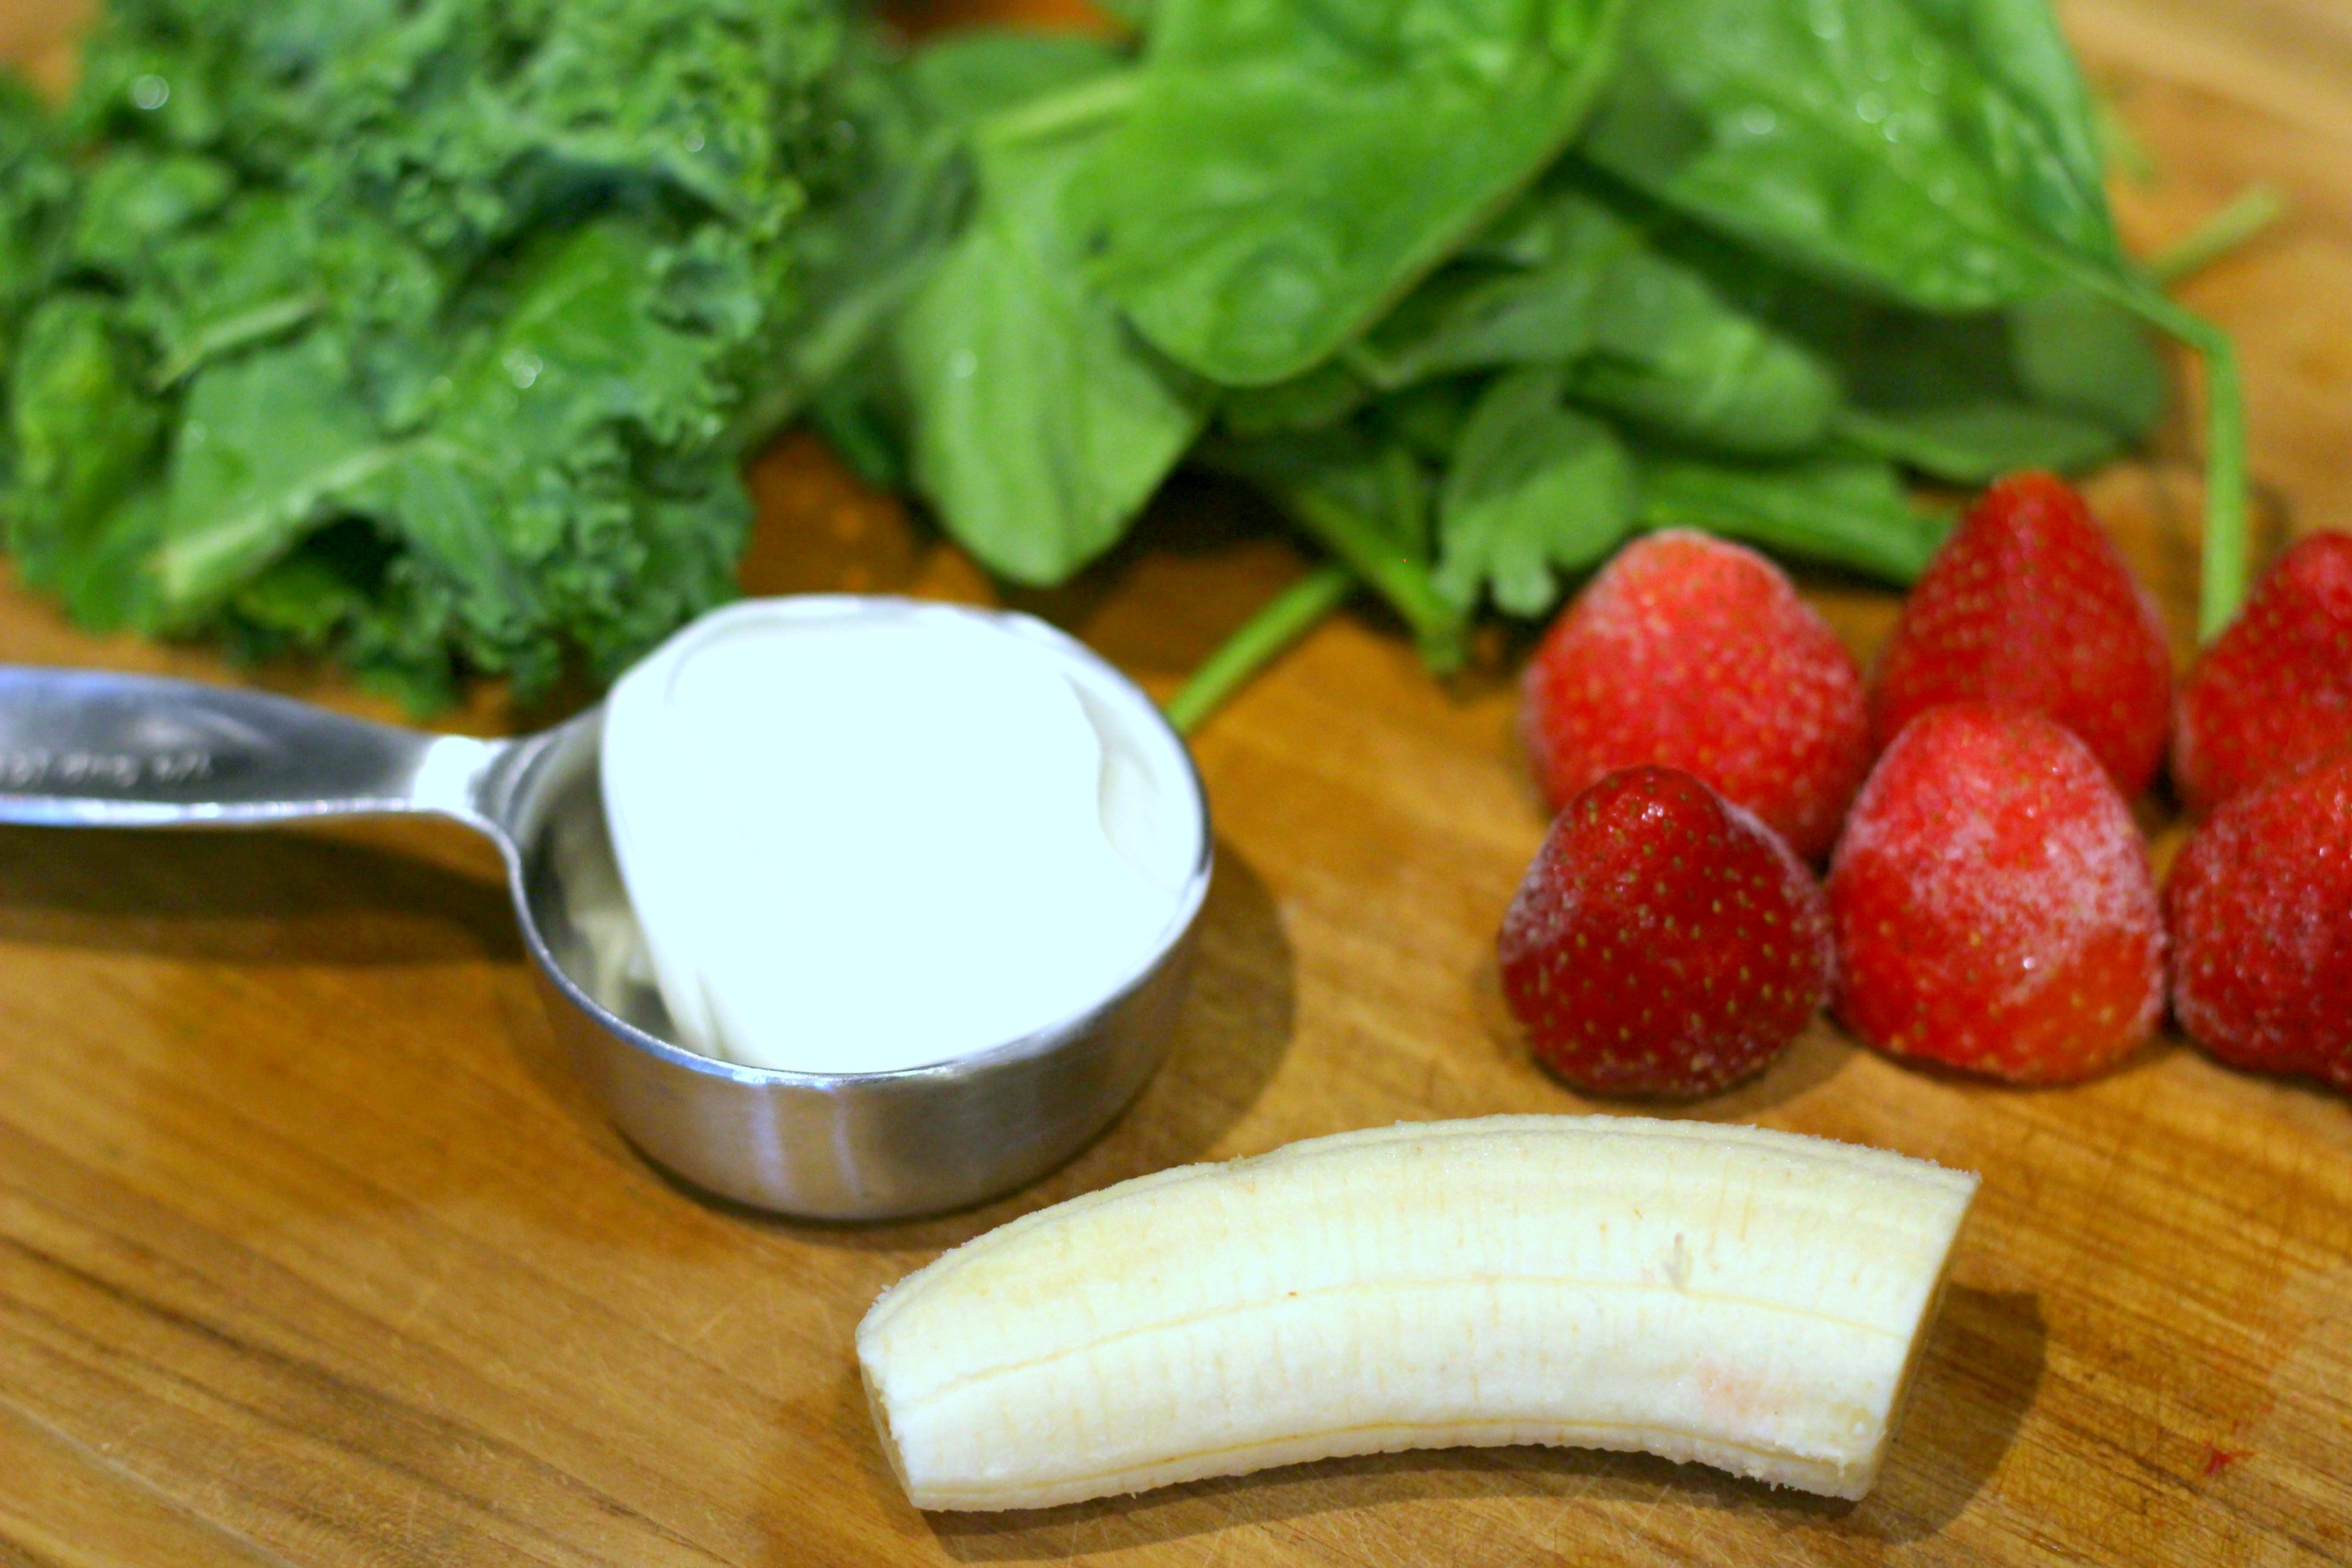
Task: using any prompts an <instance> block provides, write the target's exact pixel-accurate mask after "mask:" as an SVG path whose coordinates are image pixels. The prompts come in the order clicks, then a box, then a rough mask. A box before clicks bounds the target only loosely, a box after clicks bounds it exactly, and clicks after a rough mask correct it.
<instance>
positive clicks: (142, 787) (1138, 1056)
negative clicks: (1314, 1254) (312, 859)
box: [0, 595, 1213, 1220]
mask: <svg viewBox="0 0 2352 1568" xmlns="http://www.w3.org/2000/svg"><path fill="white" fill-rule="evenodd" d="M811 600H812V603H817V602H818V596H814V595H813V596H811ZM823 605H824V606H829V607H830V610H831V613H839V614H876V615H906V614H919V615H958V616H980V617H983V618H985V619H986V620H988V621H989V622H991V623H992V625H994V626H998V627H999V628H1000V629H1002V630H1004V631H1008V632H1010V633H1012V634H1013V635H1015V636H1018V637H1024V638H1026V639H1028V640H1030V641H1032V642H1034V643H1035V644H1037V645H1039V646H1041V647H1044V648H1045V649H1046V650H1047V651H1048V652H1050V653H1052V654H1053V655H1055V657H1056V658H1058V659H1059V660H1060V661H1061V662H1062V664H1063V666H1064V668H1065V670H1066V673H1067V674H1068V675H1069V676H1070V678H1071V679H1073V680H1074V681H1075V682H1076V683H1077V684H1078V687H1079V689H1080V690H1081V691H1082V692H1083V693H1085V694H1086V695H1087V698H1088V699H1090V700H1093V701H1095V702H1099V703H1102V704H1105V705H1106V706H1107V707H1108V708H1109V709H1110V710H1112V711H1113V712H1115V713H1116V714H1117V716H1118V718H1119V719H1120V720H1121V721H1122V722H1123V723H1125V724H1127V725H1129V726H1131V728H1130V729H1129V733H1131V734H1137V735H1139V736H1140V737H1142V738H1143V739H1144V740H1145V741H1146V742H1148V743H1150V744H1152V745H1155V746H1165V747H1168V748H1171V749H1172V752H1173V757H1174V759H1175V762H1174V764H1173V766H1172V767H1171V769H1170V776H1171V777H1174V778H1178V779H1181V782H1182V784H1183V786H1184V790H1185V793H1186V795H1187V799H1186V800H1184V801H1182V802H1181V803H1179V807H1180V808H1182V809H1189V810H1190V811H1191V812H1192V815H1193V817H1194V819H1195V824H1196V826H1197V830H1198V844H1199V852H1198V854H1197V856H1196V857H1195V858H1194V861H1193V865H1192V871H1191V874H1190V876H1189V877H1188V879H1186V881H1185V884H1184V887H1183V889H1182V891H1181V896H1180V898H1179V901H1178V906H1177V910H1176V913H1175V915H1174V917H1173V918H1172V919H1171V921H1170V924H1169V926H1168V928H1167V929H1166V930H1165V931H1163V932H1162V933H1161V936H1160V940H1159V942H1158V943H1157V945H1156V946H1155V947H1154V949H1153V951H1152V952H1150V955H1149V956H1148V958H1147V959H1146V960H1145V961H1144V962H1143V963H1140V964H1139V966H1138V967H1137V968H1136V969H1135V970H1134V971H1133V972H1132V973H1130V974H1129V975H1128V977H1127V978H1126V979H1124V980H1123V981H1122V982H1120V983H1119V984H1118V985H1117V986H1115V987H1114V988H1113V989H1112V990H1111V991H1110V993H1109V994H1107V995H1105V996H1103V997H1102V998H1101V999H1100V1000H1098V1001H1097V1002H1096V1003H1095V1004H1093V1005H1091V1006H1089V1007H1087V1008H1086V1009H1085V1010H1083V1011H1081V1012H1079V1013H1076V1014H1074V1015H1072V1016H1069V1017H1066V1018H1063V1019H1061V1020H1059V1021H1057V1022H1055V1023H1054V1024H1051V1025H1048V1026H1045V1027H1044V1028H1041V1029H1037V1030H1034V1031H1033V1032H1031V1033H1029V1034H1027V1035H1024V1036H1022V1037H1020V1038H1018V1039H1013V1040H1007V1041H1005V1042H1004V1043H1003V1044H1002V1045H999V1046H997V1047H993V1048H992V1049H989V1050H987V1051H984V1052H982V1053H980V1054H977V1055H972V1056H966V1057H961V1058H957V1059H955V1060H952V1061H948V1062H942V1063H940V1064H938V1065H936V1066H931V1067H920V1068H905V1069H902V1070H898V1071H894V1072H877V1073H803V1072H786V1071H781V1070H777V1069H774V1068H748V1067H739V1066H737V1065H735V1064H733V1063H731V1062H725V1061H719V1060H716V1059H714V1058H709V1057H706V1056H703V1055H700V1054H698V1053H697V1052H694V1051H690V1050H687V1049H685V1048H683V1047H679V1046H677V1045H674V1044H672V1043H671V1042H670V1040H669V1039H668V1035H669V1034H670V1032H671V1030H670V1026H669V1018H668V1014H667V1010H666V1009H665V1008H664V1007H663V1005H662V1001H661V997H660V994H659V993H658V992H657V991H656V990H655V988H654V987H653V986H652V985H651V984H649V983H647V981H646V979H645V978H644V977H643V974H642V970H641V968H640V967H639V966H634V965H632V964H630V963H626V962H623V961H622V960H621V958H620V956H619V954H618V952H617V951H616V950H617V948H618V947H619V946H620V945H621V944H622V943H625V942H626V940H628V938H629V936H630V935H632V934H633V926H632V927H631V929H630V930H625V931H620V932H617V933H616V932H615V931H614V930H613V929H612V928H613V926H614V922H615V921H618V922H621V923H623V924H624V925H629V924H630V917H629V916H628V914H627V906H626V902H625V899H623V898H622V897H621V896H620V887H621V882H620V875H619V871H618V869H617V868H616V866H615V864H614V856H613V849H612V844H611V840H610V838H609V837H608V836H607V834H606V831H605V826H604V801H603V796H602V794H601V791H600V789H599V786H598V779H597V748H598V742H599V739H600V737H601V733H602V724H603V713H602V710H595V709H592V710H589V711H587V712H585V713H583V714H581V715H579V716H578V717H577V718H574V719H572V720H571V721H568V722H566V723H563V724H560V725H558V726H556V727H555V728H553V729H551V730H546V731H541V732H540V733H538V734H534V735H526V736H522V737H520V738H519V739H515V740H509V741H482V740H476V739H473V738H471V737H468V736H462V735H439V734H432V733H429V732H425V731H414V730H404V729H399V728H395V727H394V726H392V725H387V724H376V723H371V722H368V721H363V720H359V719H352V718H349V717H346V716H344V715H342V714H340V713H334V712H330V711H328V710H325V709H322V708H317V707H313V706H311V705H310V704H309V703H304V702H296V701H292V700H288V699H286V698H282V697H273V696H269V695H267V694H265V693H261V692H256V691H247V690H238V689H229V688H221V687H211V686H204V685H199V684H195V683H194V682H189V681H182V680H168V679H158V678H154V677H148V676H133V675H117V674H111V673H107V672H103V671H98V670H71V669H47V668H28V667H24V666H0V822H9V823H18V824H26V825H33V826H51V827H169V826H199V827H266V826H274V825H278V824H281V823H291V822H299V821H304V820H309V819H314V818H324V817H338V816H374V815H419V814H421V815H426V816H443V817H447V818H449V819H451V820H453V821H457V822H462V823H464V824H465V825H466V826H468V827H471V828H473V829H475V830H476V831H477V832H479V833H481V834H484V835H486V836H487V837H488V838H489V839H490V840H491V842H492V843H494V844H496V845H497V846H498V847H499V853H500V855H501V856H502V857H503V858H504V859H505V862H506V868H507V883H508V888H509V891H510V893H511V894H512V896H513V900H514V908H515V921H516V923H517V924H518V925H519V926H520V928H521V931H522V938H523V944H524V946H525V947H527V948H528V949H529V950H530V957H531V961H532V973H533V978H534V979H535V980H536V981H537V983H538V989H539V992H540V995H541V1000H542V1001H543V1002H544V1003H545V1005H546V1007H547V1015H548V1017H549V1018H550V1019H551V1021H552V1023H553V1026H554V1028H555V1032H556V1034H557V1035H558V1036H560V1037H562V1039H563V1041H564V1043H565V1044H566V1045H567V1046H568V1047H570V1048H571V1050H572V1054H573V1057H574V1058H575V1059H576V1060H577V1061H578V1063H579V1065H580V1068H581V1070H582V1071H583V1073H584V1074H585V1075H586V1077H587V1079H588V1082H589V1084H590V1085H591V1086H592V1088H593V1090H594V1092H595V1094H596V1096H597V1098H598V1099H599V1100H601V1101H602V1102H603V1104H604V1108H605V1110H606V1111H607V1112H608V1113H609V1114H610V1115H611V1116H612V1118H613V1120H614V1123H615V1124H617V1125H618V1126H619V1128H620V1130H621V1131H622V1132H623V1133H624V1134H625V1135H626V1136H627V1138H628V1139H629V1141H630V1142H633V1143H634V1144H635V1145H636V1147H637V1148H638V1149H640V1150H641V1151H643V1152H645V1153H646V1155H648V1156H649V1157H650V1158H652V1159H653V1160H654V1161H655V1162H656V1163H659V1164H661V1165H663V1166H665V1167H667V1168H668V1169H669V1170H671V1171H674V1172H676V1173H677V1174H679V1175H680V1176H683V1177H685V1178H686V1179H687V1180H688V1181H689V1182H691V1183H693V1184H696V1185H697V1186H699V1187H703V1188H706V1189H708V1190H709V1191H710V1192H713V1193H716V1194H719V1195H721V1196H723V1197H728V1198H732V1199H734V1200H736V1201H738V1202H740V1203H744V1204H749V1205H753V1206H755V1207H759V1208H763V1209H773V1210H777V1211H779V1212H782V1213H785V1214H793V1215H803V1216H807V1217H810V1218H819V1219H842V1220H870V1219H887V1218H894V1217H898V1216H901V1215H918V1214H929V1213H935V1212H938V1211H940V1210H943V1209H950V1208H957V1207H961V1206H963V1205H969V1204H974V1203H979V1202H981V1201H982V1200H984V1199H987V1198H991V1197H994V1196H997V1195H999V1194H1003V1193H1006V1192H1009V1191H1011V1190H1013V1188H1015V1187H1018V1186H1020V1185H1022V1184H1024V1183H1027V1182H1029V1181H1031V1180H1033V1179H1034V1178H1035V1177H1037V1176H1039V1175H1042V1174H1044V1173H1045V1172H1046V1171H1048V1170H1050V1169H1052V1168H1053V1167H1054V1166H1055V1165H1057V1164H1059V1163H1061V1162H1062V1161H1063V1160H1065V1159H1066V1158H1068V1157H1069V1156H1070V1155H1071V1154H1072V1153H1075V1152H1076V1151H1077V1150H1078V1149H1079V1148H1080V1147H1081V1146H1083V1145H1084V1144H1085V1143H1087V1142H1088V1141H1089V1140H1091V1139H1092V1138H1093V1137H1094V1136H1095V1135H1096V1134H1097V1133H1098V1132H1100V1131H1102V1129H1103V1128H1104V1127H1105V1126H1107V1125H1108V1123H1109V1122H1110V1121H1111V1119H1112V1118H1113V1117H1114V1116H1116V1115H1117V1114H1118V1111H1119V1110H1120V1109H1121V1108H1122V1107H1124V1106H1125V1105H1126V1104H1127V1102H1128V1101H1129V1100H1131V1099H1133V1098H1134V1096H1135V1094H1136V1092H1137V1090H1139V1089H1141V1088H1142V1087H1143V1083H1144V1080H1145V1079H1148V1078H1149V1077H1150V1075H1151V1070H1152V1068H1154V1067H1155V1066H1156V1065H1157V1064H1158V1062H1159V1059H1160V1055H1161V1053H1162V1052H1163V1050H1164V1049H1165V1047H1166V1045H1167V1041H1168V1037H1169V1035H1170V1033H1171V1029H1172V1027H1173V1025H1174V1021H1175V1016H1176V1011H1177V1007H1178V1005H1179V1003H1180V1002H1181V998H1182V994H1183V990H1184V984H1185V980H1186V978H1187V974H1188V972H1189V969H1190V960H1191V955H1192V934H1193V927H1194V924H1195V921H1196V918H1197V917H1198V915H1199V913H1200V909H1201V903H1202V900H1203V899H1204V898H1205V897H1206V895H1207V892H1208V885H1209V874H1210V867H1211V861H1212V857H1213V849H1212V840H1211V835H1210V828H1209V816H1208V803H1207V796H1206V795H1205V793H1204V792H1203V791H1202V787H1201V782H1200V777H1199V774H1198V773H1196V772H1194V771H1193V768H1192V761H1191V758H1190V756H1189V754H1188V753H1187V752H1185V749H1184V745H1183V742H1181V740H1180V739H1178V738H1177V736H1176V733H1175V731H1173V730H1172V729H1171V728H1170V727H1169V726H1168V723H1167V721H1166V720H1165V719H1163V718H1162V717H1161V716H1160V710H1159V709H1158V708H1157V707H1156V706H1155V705H1154V704H1153V703H1152V702H1151V700H1150V698H1148V697H1147V696H1145V695H1144V693H1143V692H1142V691H1141V690H1139V689H1138V688H1137V687H1136V686H1135V685H1134V684H1133V683H1132V682H1130V681H1129V680H1128V679H1126V677H1124V676H1122V675H1121V674H1119V673H1118V670H1116V669H1114V668H1111V666H1110V665H1108V664H1107V663H1106V662H1104V661H1103V660H1102V659H1101V658H1098V657H1097V656H1096V655H1095V654H1094V653H1093V652H1092V651H1090V650H1089V649H1087V647H1085V646H1084V645H1082V644H1080V643H1078V642H1076V640H1074V639H1072V638H1070V637H1066V636H1065V635H1063V634H1062V633H1060V632H1058V631H1055V629H1054V628H1052V627H1051V626H1046V625H1045V624H1044V623H1043V622H1040V621H1037V620H1034V619H1032V618H1031V617H1029V616H1022V615H1016V614H1013V613H1010V612H1004V611H992V610H979V609H971V608H967V607H964V606H960V605H917V604H914V603H913V602H911V601H905V600H896V599H887V598H880V597H876V598H866V599H860V598H854V597H850V596H825V598H824V600H823ZM600 926H601V927H603V928H604V929H602V930H600V929H599V927H600Z"/></svg>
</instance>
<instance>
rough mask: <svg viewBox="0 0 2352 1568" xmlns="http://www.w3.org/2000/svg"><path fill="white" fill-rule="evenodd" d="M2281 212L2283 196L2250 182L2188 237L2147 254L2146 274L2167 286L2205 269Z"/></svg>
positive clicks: (2261, 229) (2236, 247)
mask: <svg viewBox="0 0 2352 1568" xmlns="http://www.w3.org/2000/svg"><path fill="white" fill-rule="evenodd" d="M2284 216H2286V198H2285V197H2284V196H2282V195H2279V194H2278V192H2276V191H2274V190H2273V189H2272V188H2271V187H2270V186H2268V185H2249V186H2247V187H2246V188H2245V189H2244V190H2242V191H2241V192H2239V193H2238V195H2237V196H2236V197H2235V198H2234V199H2232V200H2231V202H2230V203H2229V204H2228V205H2225V206H2223V207H2222V208H2221V210H2220V211H2219V212H2217V213H2215V214H2214V215H2213V216H2210V217H2209V218H2207V219H2206V220H2205V221H2204V222H2203V223H2200V224H2199V225H2198V226H2197V227H2196V229H2195V230H2194V231H2193V232H2191V233H2190V234H2189V237H2187V238H2185V239H2183V240H2181V241H2180V242H2179V244H2177V245H2174V246H2172V247H2170V248H2168V249H2166V250H2162V251H2159V252H2158V253H2157V255H2155V256H2154V257H2152V258H2149V260H2148V263H2147V271H2148V276H2150V277H2151V278H2154V279H2156V280H2157V281H2158V283H2160V284H2163V285H2164V286H2165V287H2167V288H2170V287H2171V286H2172V285H2173V284H2175V283H2178V282H2179V281H2181V280H2182V279H2185V278H2191V277H2194V276H2195V275H2196V274H2198V273H2200V272H2202V271H2204V270H2205V268H2208V267H2210V266H2212V265H2213V263H2215V262H2216V261H2219V260H2221V258H2223V257H2225V256H2227V255H2229V254H2230V253H2231V251H2233V250H2236V249H2238V248H2239V247H2242V246H2243V245H2245V244H2246V243H2247V242H2249V241H2250V240H2252V239H2253V238H2254V237H2256V236H2258V235H2260V234H2261V233H2262V232H2263V230H2264V229H2266V228H2269V227H2270V226H2272V225H2273V224H2275V223H2277V222H2278V221H2279V220H2280V219H2281V218H2283V217H2284Z"/></svg>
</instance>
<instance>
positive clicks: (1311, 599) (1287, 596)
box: [1168, 562, 1356, 735]
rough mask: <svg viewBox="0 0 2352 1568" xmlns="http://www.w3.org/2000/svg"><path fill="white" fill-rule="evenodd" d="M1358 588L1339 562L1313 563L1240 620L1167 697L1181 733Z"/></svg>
mask: <svg viewBox="0 0 2352 1568" xmlns="http://www.w3.org/2000/svg"><path fill="white" fill-rule="evenodd" d="M1355 591H1356V574H1354V573H1353V572H1350V571H1349V570H1348V568H1346V567H1345V566H1342V565H1340V564H1339V563H1337V562H1331V563H1327V564H1325V565H1322V566H1318V567H1317V568H1316V569H1315V570H1314V571H1312V572H1310V573H1308V574H1307V575H1306V576H1304V577H1302V578H1300V579H1299V580H1298V581H1297V582H1296V583H1293V584H1291V585H1290V586H1289V587H1287V588H1286V589H1284V590H1283V591H1282V592H1281V593H1279V594H1277V595H1275V596H1274V598H1273V599H1272V600H1270V601H1268V603H1267V604H1266V605H1265V608H1264V609H1261V610H1260V611H1258V613H1257V614H1256V615H1255V616H1251V617H1250V618H1249V619H1248V620H1247V621H1245V622H1244V623H1243V625H1242V627H1241V629H1240V630H1239V631H1236V632H1235V633H1234V635H1233V636H1231V637H1227V638H1226V639H1225V640H1224V642H1223V644H1221V645H1220V646H1219V647H1218V648H1217V650H1216V651H1215V652H1214V653H1213V654H1211V655H1210V656H1209V657H1208V658H1206V659H1204V660H1202V664H1201V668H1198V669H1196V670H1194V671H1193V672H1192V679H1190V680H1188V681H1186V682H1185V683H1184V689H1182V690H1181V691H1179V692H1178V693H1177V694H1176V695H1175V696H1174V697H1172V698H1171V699H1169V700H1168V721H1169V722H1170V723H1171V724H1173V725H1175V726H1176V732H1177V733H1178V734H1180V735H1190V734H1191V733H1192V731H1195V730H1197V729H1199V728H1200V727H1201V723H1202V721H1203V720H1205V719H1207V718H1208V716H1209V715H1210V714H1212V713H1213V712H1215V711H1216V710H1218V709H1219V708H1222V707H1223V706H1224V703H1225V700H1226V699H1227V698H1229V697H1231V696H1232V695H1233V694H1234V692H1236V691H1238V690H1240V689H1242V688H1243V687H1244V685H1246V684H1248V682H1249V681H1250V680H1251V679H1253V678H1254V677H1255V676H1256V675H1257V673H1258V672H1259V671H1260V670H1262V669H1264V668H1265V667H1266V666H1267V665H1269V664H1272V663H1273V662H1274V661H1275V660H1276V658H1280V657H1281V655H1282V653H1283V651H1284V650H1285V649H1286V648H1288V647H1290V645H1291V644H1293V643H1295V642H1297V640H1298V639H1299V638H1300V637H1305V636H1306V635H1307V632H1308V631H1310V630H1312V629H1313V628H1314V626H1315V625H1316V623H1317V622H1318V621H1320V620H1322V619H1323V617H1324V616H1328V615H1329V614H1330V613H1331V612H1332V611H1334V610H1336V609H1338V608H1339V606H1340V605H1341V604H1343V603H1345V602H1346V600H1347V597H1348V595H1350V594H1352V593H1354V592H1355Z"/></svg>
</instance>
